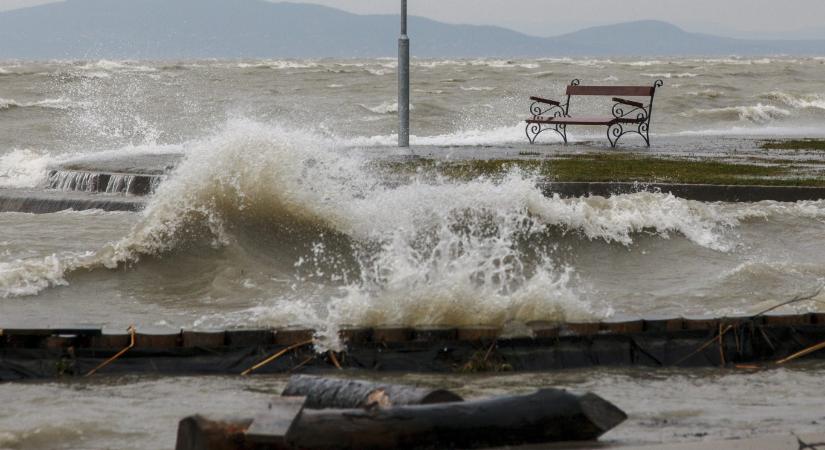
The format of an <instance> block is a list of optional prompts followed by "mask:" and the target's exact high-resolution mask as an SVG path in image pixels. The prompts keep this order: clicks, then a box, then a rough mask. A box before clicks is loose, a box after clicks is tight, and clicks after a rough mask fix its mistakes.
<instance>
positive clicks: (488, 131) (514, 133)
mask: <svg viewBox="0 0 825 450" xmlns="http://www.w3.org/2000/svg"><path fill="white" fill-rule="evenodd" d="M524 139H525V138H524V125H521V124H517V125H513V126H505V127H496V128H483V129H465V130H459V131H456V132H453V133H449V134H441V135H435V136H417V135H411V136H410V143H411V144H412V145H425V146H444V147H451V146H471V145H504V144H514V143H523V142H524ZM547 139H548V140H551V141H552V140H561V138H555V137H553V136H550V135H549V136H548V137H547ZM341 141H342V142H343V144H344V145H346V146H348V147H386V146H393V145H396V144H397V143H398V135H397V134H389V135H378V136H368V137H360V136H359V137H350V138H346V139H342V140H341Z"/></svg>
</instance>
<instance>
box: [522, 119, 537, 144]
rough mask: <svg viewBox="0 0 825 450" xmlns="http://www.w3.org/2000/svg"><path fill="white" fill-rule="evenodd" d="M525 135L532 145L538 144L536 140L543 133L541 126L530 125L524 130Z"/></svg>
mask: <svg viewBox="0 0 825 450" xmlns="http://www.w3.org/2000/svg"><path fill="white" fill-rule="evenodd" d="M524 132H525V134H527V140H528V141H530V144H535V143H536V138H538V137H539V133H541V125H539V124H537V123H528V124H527V127H526V128H525V129H524Z"/></svg>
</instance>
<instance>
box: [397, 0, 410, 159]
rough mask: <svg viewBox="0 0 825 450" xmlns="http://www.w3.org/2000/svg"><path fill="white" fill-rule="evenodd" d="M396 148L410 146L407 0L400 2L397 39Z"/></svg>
mask: <svg viewBox="0 0 825 450" xmlns="http://www.w3.org/2000/svg"><path fill="white" fill-rule="evenodd" d="M398 146H399V147H409V146H410V38H409V37H407V0H401V37H399V38H398Z"/></svg>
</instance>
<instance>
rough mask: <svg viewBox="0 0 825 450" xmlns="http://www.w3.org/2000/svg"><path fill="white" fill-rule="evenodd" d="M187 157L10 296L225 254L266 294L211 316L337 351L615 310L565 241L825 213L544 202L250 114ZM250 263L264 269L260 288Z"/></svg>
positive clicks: (0, 280)
mask: <svg viewBox="0 0 825 450" xmlns="http://www.w3.org/2000/svg"><path fill="white" fill-rule="evenodd" d="M182 150H183V152H184V153H185V154H186V157H185V159H184V160H183V161H182V162H181V163H180V165H179V166H178V167H177V169H176V170H175V171H174V173H172V174H171V175H170V176H169V178H168V180H167V181H165V182H164V183H162V184H161V185H160V186H159V187H158V189H157V191H156V193H155V194H154V196H153V197H152V198H151V200H150V202H149V204H148V205H147V207H146V209H145V211H143V212H142V213H141V216H140V220H139V221H138V223H137V224H136V225H135V226H134V227H133V229H132V230H131V232H130V233H129V234H128V235H127V236H126V237H124V238H123V239H121V240H118V241H114V242H112V243H110V244H108V245H105V246H104V247H103V248H101V249H99V250H97V251H94V252H92V253H88V254H87V253H76V254H61V255H51V256H49V257H46V258H34V259H27V260H22V261H13V262H9V263H4V264H3V265H2V266H0V296H3V297H8V296H20V295H33V294H35V293H37V292H40V291H42V290H43V289H46V288H48V287H49V286H60V285H64V284H66V283H67V282H70V281H71V276H72V275H73V274H74V273H76V272H77V271H78V270H81V269H84V270H85V269H92V270H102V269H104V268H110V269H111V268H117V267H124V266H125V268H126V270H134V269H130V267H133V268H134V267H137V268H139V267H140V265H141V264H142V261H143V260H144V259H157V258H160V259H163V260H171V261H173V262H174V261H177V260H181V258H184V257H186V258H191V256H186V255H188V254H189V253H187V252H190V251H191V250H190V249H192V248H196V249H197V248H203V249H204V250H202V251H200V250H199V253H198V255H204V256H202V257H207V258H208V257H210V256H209V255H210V252H212V253H211V254H213V255H215V257H218V256H219V255H221V258H226V259H227V261H228V264H229V266H227V270H228V272H226V273H227V274H228V275H226V276H228V277H233V278H237V279H236V280H235V281H236V282H237V284H238V286H242V287H243V288H244V289H250V290H252V291H253V292H258V294H257V295H256V296H255V297H253V299H252V300H249V301H248V304H247V305H245V306H242V307H241V308H242V309H241V310H239V311H238V310H236V311H233V312H222V313H217V314H215V315H211V314H206V315H205V316H203V318H202V319H201V320H200V321H199V322H198V323H199V324H209V325H215V326H226V325H228V324H236V325H245V324H246V325H248V324H250V323H254V324H255V325H271V326H283V325H304V326H312V327H314V328H316V329H317V330H319V336H320V337H322V338H324V342H325V344H326V345H329V346H332V347H335V346H336V345H337V344H339V343H337V341H336V340H335V339H334V336H335V330H336V329H337V327H338V326H341V325H389V324H394V325H424V324H428V325H433V324H442V325H494V326H505V325H507V324H510V323H520V322H522V323H523V322H527V321H530V320H564V319H571V318H592V317H600V316H604V315H605V314H609V312H610V311H611V306H610V305H609V304H606V303H600V302H598V301H594V300H593V299H591V297H590V295H589V293H588V288H587V282H586V280H584V281H583V280H580V279H579V276H578V274H577V271H576V268H575V267H573V266H571V265H569V264H568V263H565V262H563V261H562V260H561V259H560V258H558V257H557V255H558V251H559V250H558V243H559V241H560V239H561V237H565V238H566V239H574V240H576V239H578V240H595V241H602V242H603V243H604V244H603V245H618V246H626V247H632V246H633V245H635V242H636V239H637V236H639V235H652V236H654V237H655V238H659V239H661V238H669V237H671V236H672V235H679V236H683V237H684V238H686V239H687V240H689V242H691V243H692V244H693V245H697V246H701V247H703V248H707V249H710V250H711V251H717V252H729V251H732V250H733V249H734V248H735V246H736V239H735V235H734V236H732V235H731V233H730V230H732V229H735V228H736V227H738V226H739V224H740V223H741V222H742V221H745V220H764V219H765V218H766V217H772V216H774V215H783V216H785V215H788V214H804V215H808V216H811V217H825V213H823V211H825V208H823V207H822V205H821V204H818V203H804V202H801V203H798V204H775V203H764V204H755V205H750V206H748V207H746V208H742V207H738V206H731V205H725V204H705V203H700V202H692V201H686V200H682V199H678V198H676V197H673V196H672V195H668V194H658V193H638V194H628V195H618V196H613V197H610V198H602V197H588V198H569V199H566V198H561V197H558V196H550V197H547V196H545V195H544V194H543V193H542V192H541V190H540V189H539V188H537V187H536V182H537V181H538V179H537V178H536V177H535V176H534V175H532V174H530V173H524V172H522V171H519V170H517V169H512V170H510V171H508V172H505V173H502V174H500V175H499V176H496V177H494V178H478V179H475V180H472V181H463V182H458V181H452V180H449V179H444V178H436V179H433V178H430V177H419V178H414V179H413V180H412V181H411V182H409V183H406V184H402V185H400V186H395V185H389V184H387V183H385V181H384V179H383V178H382V177H381V175H380V174H378V173H374V172H372V170H371V169H370V167H371V165H370V164H368V163H369V161H368V160H366V159H364V158H362V157H360V156H358V152H353V151H352V150H351V149H346V150H345V149H343V148H342V147H341V144H340V143H338V142H334V141H332V140H323V139H318V138H316V137H314V136H313V134H312V133H311V132H308V131H304V130H296V129H289V128H284V127H281V126H277V125H270V124H265V123H261V122H257V121H251V120H247V119H235V120H231V121H229V122H228V123H227V124H226V125H225V126H224V127H222V129H220V130H218V131H217V132H216V133H214V134H213V135H212V136H209V137H207V138H203V139H198V140H194V141H191V142H188V143H186V144H185V145H183V146H182ZM232 268H238V269H233V270H229V269H232ZM250 270H254V271H256V272H259V273H261V274H263V275H262V276H261V277H258V278H255V280H254V281H253V280H252V279H250V278H249V277H250V275H249V274H248V272H249V271H250ZM244 271H246V272H247V274H244V273H243V272H244ZM267 273H270V275H269V276H268V277H267V276H266V274H267ZM193 275H194V274H193ZM180 276H182V277H185V276H186V274H180ZM216 276H217V275H216ZM275 286H282V288H279V289H275ZM231 295H232V291H231V289H227V290H226V292H225V293H224V294H222V296H219V297H218V298H211V299H210V300H209V301H232V299H231V298H230V297H227V296H231ZM245 298H248V297H245ZM222 299H223V300H222ZM204 301H206V299H204Z"/></svg>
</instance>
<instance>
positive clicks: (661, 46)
mask: <svg viewBox="0 0 825 450" xmlns="http://www.w3.org/2000/svg"><path fill="white" fill-rule="evenodd" d="M410 32H411V37H412V39H413V44H412V46H413V47H412V48H413V54H414V55H416V56H420V57H477V56H490V57H519V56H528V57H529V56H604V55H611V56H622V55H638V56H645V55H731V54H737V55H757V54H759V55H767V54H792V55H805V54H825V40H809V41H788V40H776V41H770V40H763V41H758V40H743V39H731V38H723V37H717V36H711V35H704V34H697V33H688V32H685V31H683V30H681V29H680V28H678V27H675V26H673V25H670V24H667V23H664V22H657V21H641V22H632V23H623V24H618V25H609V26H602V27H594V28H588V29H584V30H581V31H577V32H575V33H569V34H565V35H561V36H557V37H552V38H540V37H534V36H528V35H526V34H522V33H518V32H516V31H512V30H508V29H505V28H500V27H493V26H472V25H451V24H445V23H441V22H436V21H433V20H429V19H424V18H419V17H412V18H411V19H410ZM397 36H398V19H397V17H393V16H387V15H356V14H350V13H347V12H344V11H340V10H337V9H333V8H328V7H323V6H318V5H310V4H294V3H270V2H266V1H263V0H67V1H65V2H61V3H52V4H47V5H42V6H36V7H31V8H25V9H19V10H13V11H7V12H3V13H0V58H4V59H8V58H22V59H53V58H56V59H78V58H84V59H93V58H133V59H141V58H145V59H173V58H255V57H281V58H286V57H325V56H328V57H377V56H392V55H394V54H395V53H396V39H397Z"/></svg>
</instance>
